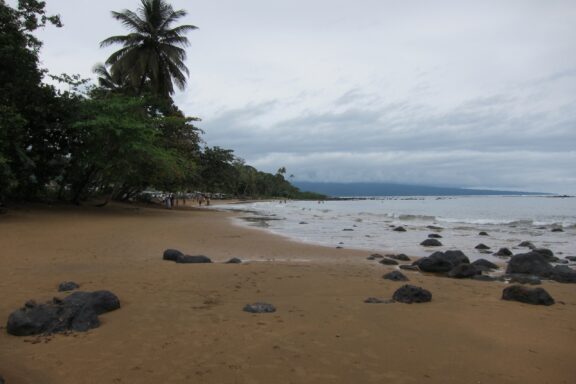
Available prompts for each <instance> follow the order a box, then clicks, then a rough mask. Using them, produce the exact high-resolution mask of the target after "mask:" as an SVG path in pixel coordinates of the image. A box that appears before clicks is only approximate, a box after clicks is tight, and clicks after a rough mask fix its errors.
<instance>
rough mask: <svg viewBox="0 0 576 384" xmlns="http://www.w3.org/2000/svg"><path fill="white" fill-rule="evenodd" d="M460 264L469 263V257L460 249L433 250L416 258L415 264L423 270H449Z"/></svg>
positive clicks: (435, 271)
mask: <svg viewBox="0 0 576 384" xmlns="http://www.w3.org/2000/svg"><path fill="white" fill-rule="evenodd" d="M460 264H470V259H468V257H467V256H466V255H465V254H464V253H463V252H462V251H446V252H434V253H433V254H432V255H430V256H428V257H424V258H422V259H420V260H417V262H416V265H417V266H418V268H419V269H420V270H422V271H424V272H434V273H443V272H449V271H450V270H452V268H454V267H456V266H458V265H460Z"/></svg>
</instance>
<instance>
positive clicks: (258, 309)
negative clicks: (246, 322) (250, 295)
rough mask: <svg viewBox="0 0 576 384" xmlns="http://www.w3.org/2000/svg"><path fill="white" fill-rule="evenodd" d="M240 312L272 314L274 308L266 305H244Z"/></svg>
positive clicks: (274, 310)
mask: <svg viewBox="0 0 576 384" xmlns="http://www.w3.org/2000/svg"><path fill="white" fill-rule="evenodd" d="M242 310H243V311H244V312H250V313H272V312H276V307H274V306H273V305H272V304H268V303H254V304H246V305H245V306H244V308H243V309H242Z"/></svg>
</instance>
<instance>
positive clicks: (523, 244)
mask: <svg viewBox="0 0 576 384" xmlns="http://www.w3.org/2000/svg"><path fill="white" fill-rule="evenodd" d="M518 246H519V247H526V248H530V249H535V248H536V246H535V245H534V244H532V243H531V242H530V241H523V242H521V243H520V244H518Z"/></svg>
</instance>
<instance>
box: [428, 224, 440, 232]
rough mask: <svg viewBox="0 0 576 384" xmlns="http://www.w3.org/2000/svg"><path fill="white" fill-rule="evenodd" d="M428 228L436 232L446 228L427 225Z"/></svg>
mask: <svg viewBox="0 0 576 384" xmlns="http://www.w3.org/2000/svg"><path fill="white" fill-rule="evenodd" d="M426 228H428V229H432V230H434V231H441V230H443V229H444V228H442V227H438V226H437V225H427V226H426Z"/></svg>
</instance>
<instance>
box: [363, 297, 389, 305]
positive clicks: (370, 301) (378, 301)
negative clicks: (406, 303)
mask: <svg viewBox="0 0 576 384" xmlns="http://www.w3.org/2000/svg"><path fill="white" fill-rule="evenodd" d="M364 302H365V303H368V304H391V303H393V302H394V300H390V299H379V298H377V297H369V298H367V299H366V300H364Z"/></svg>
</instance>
